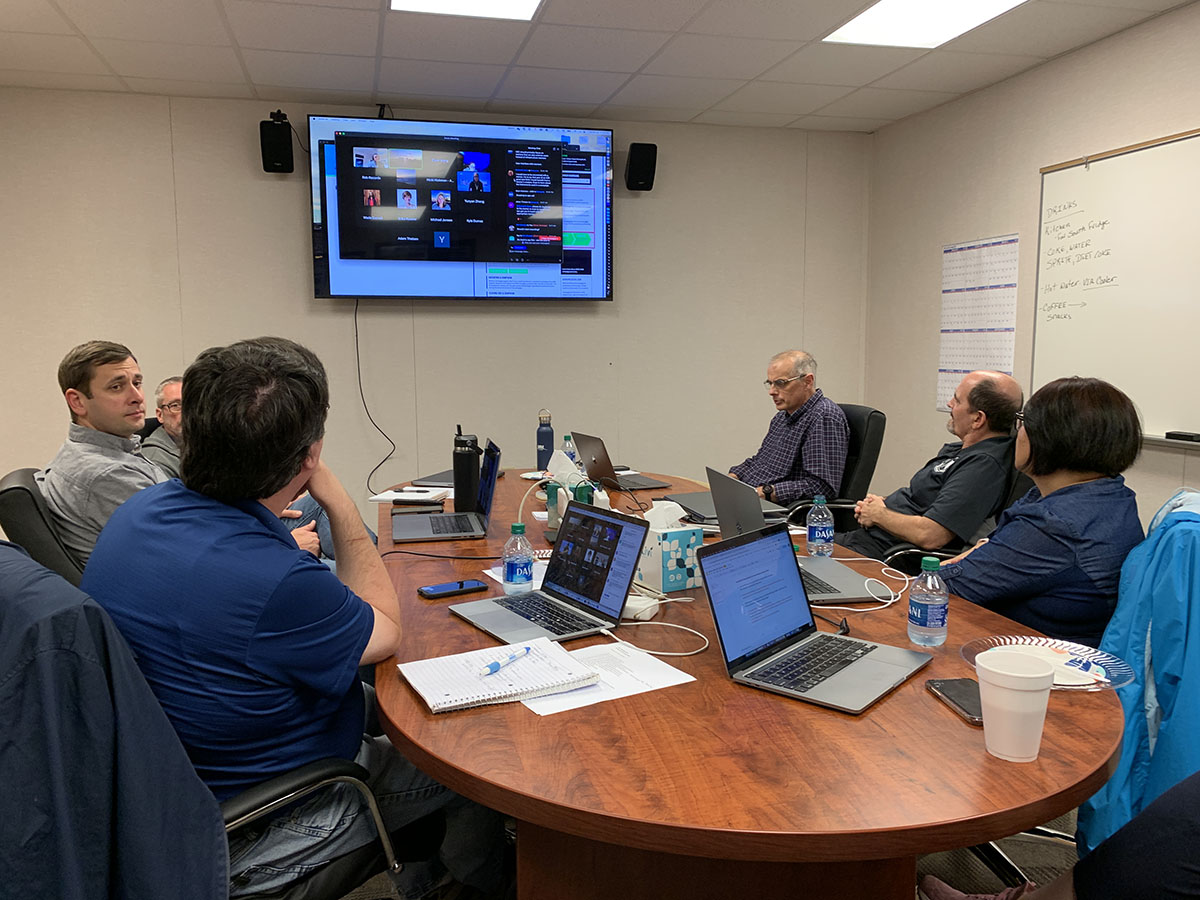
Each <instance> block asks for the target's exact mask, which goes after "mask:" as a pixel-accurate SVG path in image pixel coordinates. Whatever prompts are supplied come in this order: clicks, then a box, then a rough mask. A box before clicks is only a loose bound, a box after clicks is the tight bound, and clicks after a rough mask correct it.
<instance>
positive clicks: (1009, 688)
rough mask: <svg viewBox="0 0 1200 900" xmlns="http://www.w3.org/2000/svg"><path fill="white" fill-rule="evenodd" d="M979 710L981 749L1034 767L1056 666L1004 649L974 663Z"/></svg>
mask: <svg viewBox="0 0 1200 900" xmlns="http://www.w3.org/2000/svg"><path fill="white" fill-rule="evenodd" d="M975 672H976V674H977V675H978V676H979V700H980V703H981V704H982V706H983V743H984V746H985V747H987V752H988V753H990V754H992V756H997V757H999V758H1000V759H1005V760H1008V761H1009V762H1033V761H1034V760H1035V759H1037V755H1038V748H1039V747H1041V745H1042V725H1043V724H1044V723H1045V721H1046V704H1047V702H1049V700H1050V687H1051V685H1053V684H1054V664H1053V663H1051V662H1050V661H1049V660H1046V659H1040V658H1038V657H1036V656H1030V655H1029V654H1027V653H1022V652H1020V651H1019V650H1011V649H1009V648H1007V647H994V648H992V649H991V650H985V651H984V652H983V653H980V654H979V655H978V656H976V657H975Z"/></svg>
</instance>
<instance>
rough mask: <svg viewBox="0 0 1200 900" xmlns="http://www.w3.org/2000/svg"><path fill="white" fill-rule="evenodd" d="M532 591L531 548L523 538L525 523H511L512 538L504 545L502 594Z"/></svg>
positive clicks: (525, 538)
mask: <svg viewBox="0 0 1200 900" xmlns="http://www.w3.org/2000/svg"><path fill="white" fill-rule="evenodd" d="M532 590H533V547H532V546H530V543H529V539H528V538H527V537H525V523H524V522H513V525H512V537H510V538H509V539H508V541H507V542H506V543H505V544H504V593H506V594H525V593H528V592H529V591H532Z"/></svg>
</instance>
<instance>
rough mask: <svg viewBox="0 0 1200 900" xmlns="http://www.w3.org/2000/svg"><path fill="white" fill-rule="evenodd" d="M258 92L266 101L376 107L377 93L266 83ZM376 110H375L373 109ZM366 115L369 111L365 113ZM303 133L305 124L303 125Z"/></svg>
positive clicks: (260, 97)
mask: <svg viewBox="0 0 1200 900" xmlns="http://www.w3.org/2000/svg"><path fill="white" fill-rule="evenodd" d="M257 87H258V90H257V91H256V93H257V94H258V96H259V99H261V100H262V101H263V102H265V103H270V104H272V105H273V104H275V103H277V102H284V103H293V102H294V103H307V104H322V103H328V104H336V105H339V106H368V107H374V105H375V95H374V94H373V93H371V92H370V91H353V90H328V91H327V90H323V89H321V88H310V87H297V86H294V85H280V84H273V85H264V84H260V85H258V86H257ZM372 112H374V110H372ZM363 114H364V115H366V114H367V113H365V112H364V113H363ZM301 133H303V126H301Z"/></svg>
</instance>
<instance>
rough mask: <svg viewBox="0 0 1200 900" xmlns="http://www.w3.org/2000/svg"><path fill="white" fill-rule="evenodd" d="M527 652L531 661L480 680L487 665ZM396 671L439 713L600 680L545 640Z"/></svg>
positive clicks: (522, 660)
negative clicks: (524, 650) (525, 650)
mask: <svg viewBox="0 0 1200 900" xmlns="http://www.w3.org/2000/svg"><path fill="white" fill-rule="evenodd" d="M525 647H529V653H528V654H527V655H525V656H522V657H521V658H520V659H518V660H516V661H515V662H512V663H510V664H509V665H506V666H505V667H504V668H502V669H501V670H500V671H498V672H496V673H495V674H493V675H482V674H480V671H481V670H482V669H483V667H484V666H486V665H487V664H488V663H490V662H499V661H502V660H506V659H508V657H509V655H510V654H512V653H515V652H517V651H520V650H523V649H524V648H525ZM397 668H398V669H399V670H400V674H401V675H402V676H404V679H405V680H406V681H407V682H408V683H409V684H410V685H412V688H413V690H415V691H416V692H417V693H418V694H420V695H421V699H422V700H424V701H425V703H426V704H427V705H428V706H429V709H430V710H431V711H433V712H435V713H439V712H447V711H449V710H452V709H467V708H468V707H472V706H485V705H487V704H489V703H508V702H510V701H513V700H528V699H530V698H532V697H542V696H544V695H546V694H557V693H560V692H561V691H572V690H574V689H575V688H578V687H584V686H585V685H589V684H593V683H594V682H595V681H596V680H597V679H599V677H600V674H599V673H598V672H596V671H594V670H592V669H590V668H588V667H587V666H586V665H584V664H582V663H580V662H577V661H576V660H575V659H573V658H572V657H571V655H570V654H569V653H567V651H566V650H564V649H563V648H562V646H561V645H560V644H556V643H554V641H552V640H550V639H549V638H544V637H541V638H535V639H534V640H532V641H528V642H526V643H521V644H508V645H505V646H502V647H487V648H485V649H483V650H472V651H470V652H469V653H456V654H454V655H453V656H438V657H434V658H433V659H421V660H417V661H416V662H407V663H400V664H399V665H398V666H397Z"/></svg>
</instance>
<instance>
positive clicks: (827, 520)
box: [804, 494, 833, 556]
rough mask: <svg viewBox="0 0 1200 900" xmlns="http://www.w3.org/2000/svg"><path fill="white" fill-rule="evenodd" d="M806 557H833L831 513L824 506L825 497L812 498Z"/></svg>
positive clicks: (820, 495) (808, 519) (806, 521)
mask: <svg viewBox="0 0 1200 900" xmlns="http://www.w3.org/2000/svg"><path fill="white" fill-rule="evenodd" d="M804 521H805V524H806V525H808V555H809V556H833V513H831V512H830V511H829V507H828V506H826V505H825V495H824V494H817V496H815V497H813V505H812V506H811V507H810V508H809V510H808V518H806V519H805V520H804Z"/></svg>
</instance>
